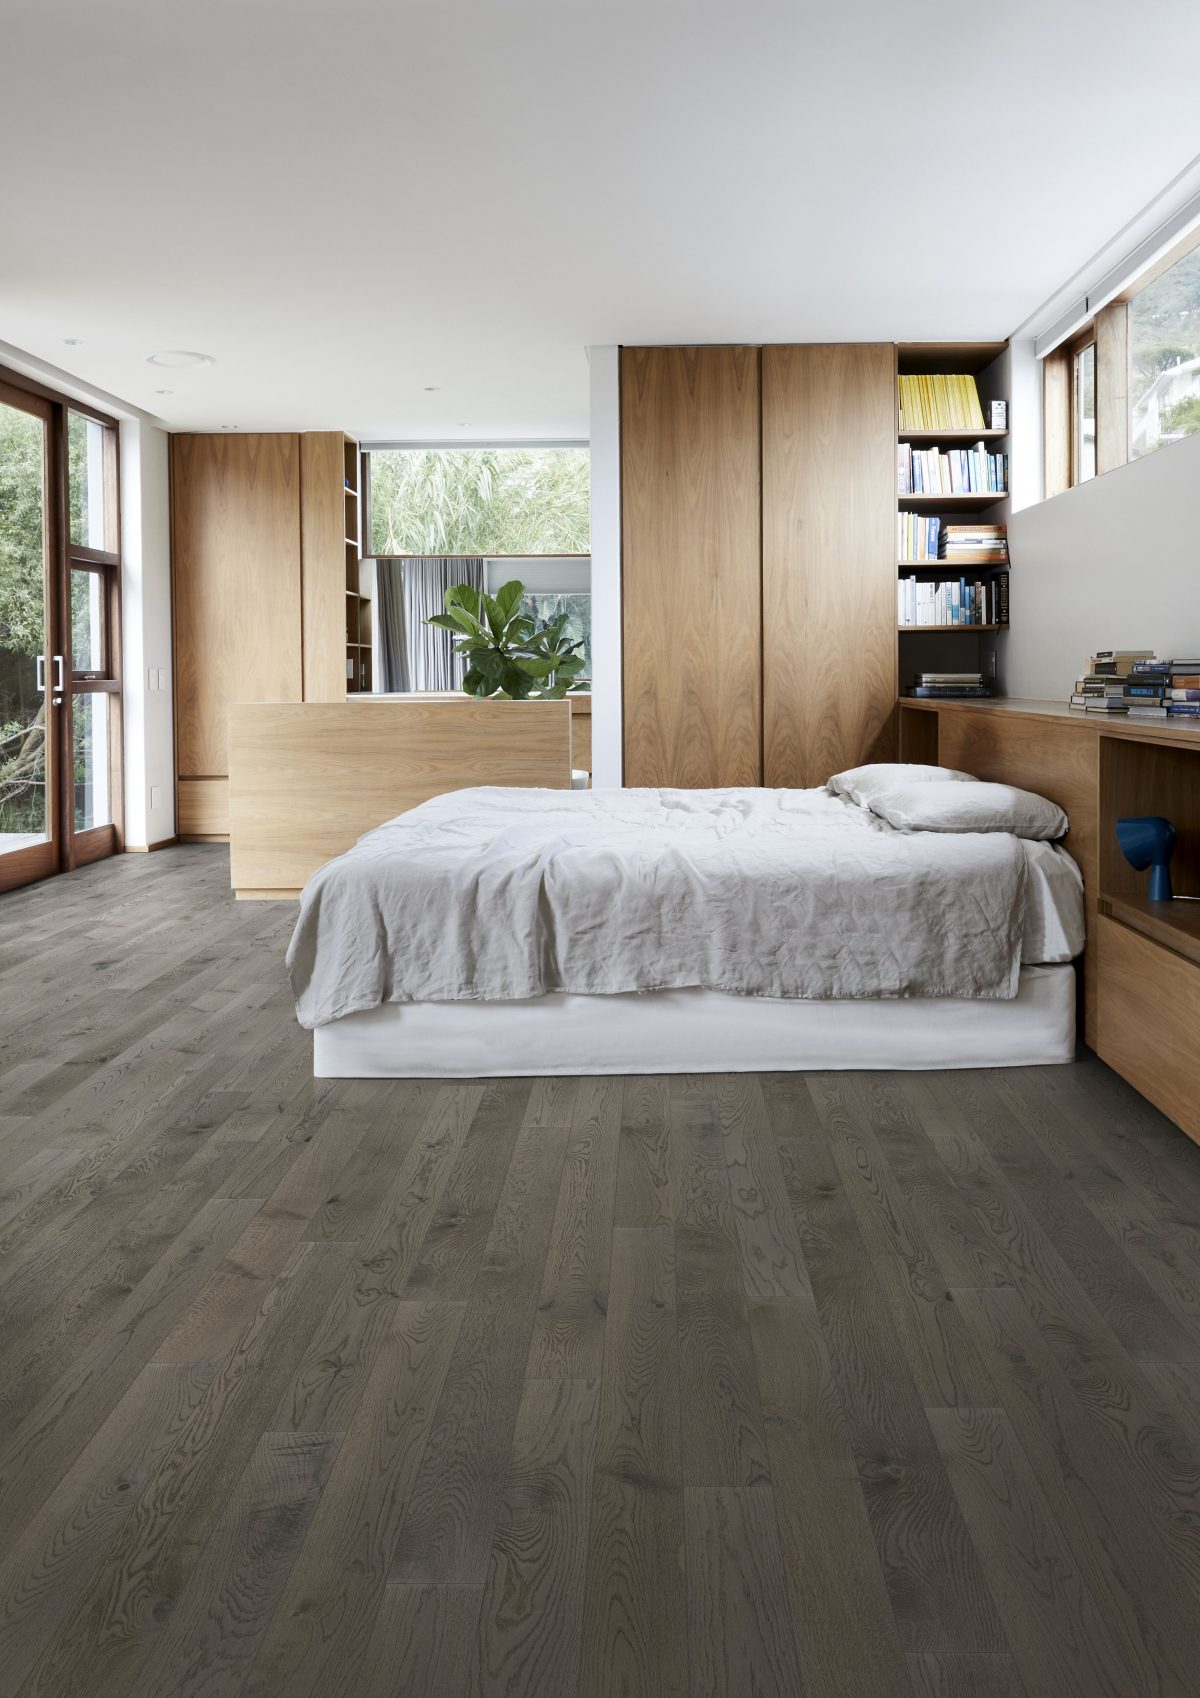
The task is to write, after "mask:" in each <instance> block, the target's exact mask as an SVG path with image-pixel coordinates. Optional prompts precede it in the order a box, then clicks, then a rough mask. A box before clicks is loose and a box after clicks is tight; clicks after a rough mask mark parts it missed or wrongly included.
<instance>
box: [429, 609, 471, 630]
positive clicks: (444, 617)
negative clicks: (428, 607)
mask: <svg viewBox="0 0 1200 1698" xmlns="http://www.w3.org/2000/svg"><path fill="white" fill-rule="evenodd" d="M425 623H426V624H427V625H436V626H437V627H438V629H439V630H440V631H462V630H465V629H466V627H465V626H464V624H463V621H462V620H461V619H458V618H456V617H455V615H454V614H453V613H431V614H430V615H429V618H428V619H427V620H426V621H425Z"/></svg>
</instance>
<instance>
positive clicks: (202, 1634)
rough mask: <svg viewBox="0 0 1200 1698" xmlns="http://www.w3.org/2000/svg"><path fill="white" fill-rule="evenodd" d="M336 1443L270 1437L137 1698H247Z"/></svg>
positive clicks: (318, 1437)
mask: <svg viewBox="0 0 1200 1698" xmlns="http://www.w3.org/2000/svg"><path fill="white" fill-rule="evenodd" d="M337 1445H338V1441H337V1438H336V1436H333V1435H330V1434H328V1433H264V1434H263V1436H262V1438H261V1439H260V1440H259V1442H258V1444H257V1446H256V1447H255V1450H254V1454H253V1455H252V1457H251V1458H250V1463H249V1466H248V1467H247V1469H246V1472H245V1473H244V1474H243V1475H242V1478H241V1479H240V1480H239V1481H238V1482H237V1484H236V1486H235V1487H234V1489H233V1491H232V1493H231V1494H230V1496H229V1498H228V1499H227V1501H226V1504H225V1508H224V1510H223V1511H222V1513H221V1518H220V1520H219V1521H218V1523H217V1526H216V1528H215V1529H214V1531H213V1534H212V1537H211V1538H210V1540H209V1542H208V1544H207V1545H206V1546H205V1549H204V1552H203V1554H202V1555H201V1557H200V1560H199V1562H198V1563H197V1564H196V1567H195V1569H194V1570H193V1572H192V1577H191V1579H190V1580H189V1582H188V1584H187V1585H186V1586H185V1587H184V1590H183V1593H182V1595H181V1597H180V1599H179V1602H178V1604H177V1605H176V1607H175V1608H174V1609H173V1610H172V1612H171V1618H170V1622H169V1623H168V1625H167V1628H166V1630H165V1631H164V1633H163V1635H162V1637H161V1639H160V1640H159V1643H158V1645H157V1647H156V1649H155V1651H154V1653H153V1654H152V1655H151V1656H150V1657H149V1658H148V1659H147V1661H146V1663H145V1664H144V1666H143V1668H142V1673H141V1676H140V1678H139V1679H138V1681H137V1683H136V1684H135V1686H134V1687H133V1690H132V1692H131V1693H130V1698H163V1694H164V1693H170V1694H171V1698H213V1695H214V1694H221V1695H222V1698H224V1695H226V1694H231V1693H236V1692H240V1691H241V1690H242V1689H243V1686H244V1683H245V1680H246V1677H247V1675H248V1674H249V1671H250V1665H251V1663H252V1662H253V1660H254V1656H255V1653H256V1652H257V1650H258V1647H259V1645H260V1644H261V1643H262V1638H263V1635H264V1633H265V1632H266V1629H267V1624H268V1622H269V1621H270V1619H271V1614H272V1611H273V1610H274V1609H275V1606H276V1604H277V1603H278V1601H279V1596H280V1593H281V1592H282V1590H283V1586H284V1583H285V1581H286V1580H287V1576H288V1571H289V1569H290V1568H291V1565H292V1563H293V1561H294V1560H295V1557H296V1552H297V1550H298V1549H299V1547H300V1542H301V1540H302V1539H303V1538H304V1534H305V1531H306V1530H307V1528H308V1524H309V1522H310V1521H311V1519H312V1515H313V1511H314V1510H315V1508H316V1506H317V1503H318V1501H319V1499H320V1495H321V1488H322V1487H323V1485H324V1483H325V1479H326V1477H327V1475H328V1473H329V1469H330V1465H331V1463H332V1461H333V1457H334V1455H335V1454H336V1452H337Z"/></svg>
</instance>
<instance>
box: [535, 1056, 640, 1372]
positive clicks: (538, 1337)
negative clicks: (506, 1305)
mask: <svg viewBox="0 0 1200 1698" xmlns="http://www.w3.org/2000/svg"><path fill="white" fill-rule="evenodd" d="M621 1097H622V1090H621V1081H620V1080H619V1079H581V1080H580V1082H579V1091H578V1094H577V1096H576V1099H575V1113H574V1115H573V1117H572V1121H571V1137H570V1141H569V1143H568V1145H567V1157H566V1161H565V1163H564V1164H563V1176H562V1185H561V1187H560V1189H559V1194H558V1203H557V1206H556V1208H555V1211H554V1225H553V1227H552V1228H551V1231H550V1245H549V1249H548V1250H547V1253H546V1271H545V1273H544V1275H543V1277H542V1291H541V1296H540V1298H539V1299H538V1308H537V1318H536V1320H535V1322H534V1327H533V1338H532V1339H531V1340H530V1345H529V1360H528V1363H527V1365H526V1370H525V1371H526V1373H527V1374H528V1375H529V1377H530V1379H543V1378H544V1379H568V1380H570V1379H589V1378H596V1377H598V1376H599V1374H600V1370H601V1366H602V1364H603V1361H604V1324H605V1316H606V1314H607V1312H608V1262H609V1254H610V1252H611V1249H612V1232H613V1204H614V1196H615V1192H616V1184H617V1158H618V1155H619V1153H620V1125H621Z"/></svg>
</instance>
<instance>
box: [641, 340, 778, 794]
mask: <svg viewBox="0 0 1200 1698" xmlns="http://www.w3.org/2000/svg"><path fill="white" fill-rule="evenodd" d="M759 446H760V444H759V394H758V349H757V348H717V347H706V348H625V349H622V352H621V532H622V606H623V615H622V617H623V624H624V706H625V782H626V784H630V785H642V784H644V785H660V784H666V785H680V786H684V787H690V788H704V787H706V786H710V785H723V784H760V783H761V782H762V721H761V712H762V709H761V701H762V694H761V690H762V686H761V658H760V644H761V624H762V579H761V569H762V507H761V483H760V473H759Z"/></svg>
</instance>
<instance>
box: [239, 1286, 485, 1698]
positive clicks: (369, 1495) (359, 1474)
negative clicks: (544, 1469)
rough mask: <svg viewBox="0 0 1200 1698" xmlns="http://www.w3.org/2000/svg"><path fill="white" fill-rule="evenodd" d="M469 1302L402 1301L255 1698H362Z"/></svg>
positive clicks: (265, 1655)
mask: <svg viewBox="0 0 1200 1698" xmlns="http://www.w3.org/2000/svg"><path fill="white" fill-rule="evenodd" d="M463 1308H464V1305H462V1304H461V1303H460V1304H450V1303H445V1302H442V1301H440V1300H437V1299H435V1300H433V1301H424V1300H422V1301H417V1300H414V1301H412V1302H402V1303H399V1304H398V1305H397V1306H396V1307H395V1308H394V1309H393V1310H392V1312H391V1315H390V1317H389V1321H390V1324H389V1330H388V1334H387V1337H386V1339H385V1340H384V1343H383V1345H382V1347H381V1349H380V1351H379V1354H378V1356H377V1357H376V1360H375V1364H374V1367H373V1369H372V1372H371V1375H370V1378H369V1381H368V1383H367V1385H366V1387H365V1388H364V1391H363V1395H362V1398H361V1399H360V1401H359V1403H358V1406H357V1408H356V1410H355V1413H354V1417H353V1419H352V1421H351V1423H350V1426H349V1428H348V1430H347V1432H346V1433H345V1435H344V1436H343V1438H342V1441H341V1444H340V1446H339V1451H338V1456H337V1460H336V1463H335V1465H334V1467H333V1470H332V1474H331V1477H330V1479H329V1482H328V1485H327V1486H326V1489H325V1491H324V1493H323V1495H322V1498H321V1503H320V1505H319V1507H318V1509H317V1513H316V1516H315V1518H314V1521H313V1525H312V1527H311V1530H310V1532H309V1535H308V1537H307V1538H306V1539H305V1541H304V1545H303V1548H302V1550H301V1552H300V1556H299V1559H298V1560H297V1562H296V1564H295V1566H294V1568H293V1570H292V1572H291V1574H290V1576H289V1578H288V1584H287V1587H286V1589H285V1591H284V1595H283V1598H282V1600H281V1603H280V1606H279V1608H278V1609H277V1610H276V1612H275V1615H274V1618H273V1620H272V1622H271V1625H270V1628H269V1631H268V1632H267V1635H266V1638H265V1641H264V1643H263V1646H262V1649H261V1651H260V1652H259V1654H258V1656H257V1659H256V1661H255V1664H254V1669H253V1673H252V1676H251V1679H250V1682H249V1686H248V1694H249V1698H274V1695H275V1694H277V1693H283V1692H286V1693H287V1694H288V1698H308V1695H312V1698H342V1695H345V1698H353V1695H354V1694H355V1693H356V1692H357V1690H358V1684H357V1683H358V1678H359V1668H360V1664H361V1662H362V1659H363V1656H364V1654H365V1651H366V1647H367V1644H368V1641H369V1639H370V1636H371V1633H372V1631H373V1628H374V1623H375V1616H376V1613H377V1611H378V1609H379V1608H380V1605H381V1603H382V1600H383V1595H384V1588H385V1586H386V1584H387V1578H388V1573H389V1570H390V1568H391V1564H392V1559H393V1555H394V1552H395V1546H396V1540H397V1536H398V1532H399V1528H400V1525H401V1522H402V1520H403V1517H404V1513H405V1510H406V1509H407V1506H408V1501H409V1498H410V1497H411V1494H412V1490H413V1486H414V1483H415V1481H416V1479H417V1474H418V1470H419V1468H420V1464H421V1457H422V1454H423V1450H424V1446H425V1442H426V1440H427V1439H428V1436H429V1432H430V1428H431V1426H432V1424H433V1419H434V1412H435V1410H436V1408H437V1402H438V1398H439V1396H440V1395H441V1390H442V1386H443V1384H444V1381H445V1377H446V1369H447V1367H448V1366H449V1362H450V1355H451V1351H452V1350H453V1347H454V1342H455V1339H456V1338H457V1336H458V1329H459V1327H460V1326H461V1324H462V1316H463Z"/></svg>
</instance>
